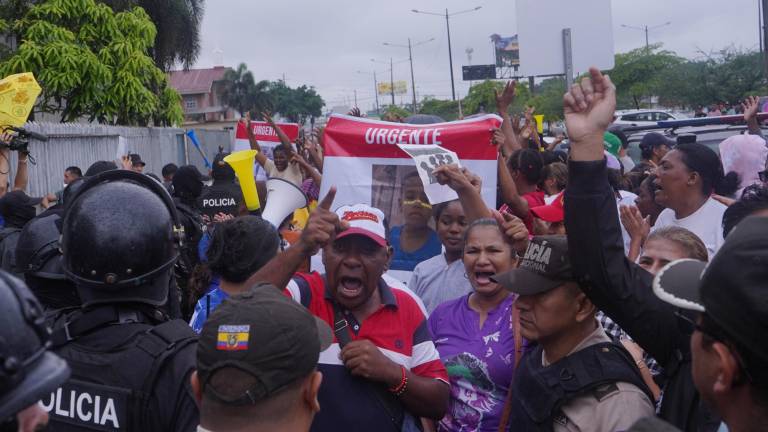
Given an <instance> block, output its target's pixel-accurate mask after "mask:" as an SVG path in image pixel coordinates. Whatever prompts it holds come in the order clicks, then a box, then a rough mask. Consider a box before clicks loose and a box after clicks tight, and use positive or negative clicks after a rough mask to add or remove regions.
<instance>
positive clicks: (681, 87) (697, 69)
mask: <svg viewBox="0 0 768 432" xmlns="http://www.w3.org/2000/svg"><path fill="white" fill-rule="evenodd" d="M661 81H662V83H661V91H660V92H659V96H660V102H661V103H662V104H665V105H670V106H684V107H696V106H705V105H709V104H711V103H714V102H731V103H734V102H738V101H739V100H741V99H743V98H744V97H746V96H748V95H755V94H765V92H766V81H765V78H764V76H763V70H762V58H761V55H760V53H759V52H754V51H741V50H737V49H735V48H732V47H730V48H726V49H723V50H721V51H718V52H716V53H710V54H706V55H704V58H702V59H697V60H693V61H687V62H684V63H681V64H679V65H677V66H675V67H673V68H670V69H668V70H666V71H664V73H663V75H662V80H661Z"/></svg>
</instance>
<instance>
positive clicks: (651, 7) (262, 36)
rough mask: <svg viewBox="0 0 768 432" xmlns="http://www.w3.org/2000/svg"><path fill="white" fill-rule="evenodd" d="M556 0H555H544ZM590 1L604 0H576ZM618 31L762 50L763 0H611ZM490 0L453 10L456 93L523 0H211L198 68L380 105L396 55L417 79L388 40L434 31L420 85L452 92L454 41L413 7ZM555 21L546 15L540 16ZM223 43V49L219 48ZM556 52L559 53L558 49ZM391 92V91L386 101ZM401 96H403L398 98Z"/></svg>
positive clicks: (674, 46) (420, 55) (510, 30)
mask: <svg viewBox="0 0 768 432" xmlns="http://www.w3.org/2000/svg"><path fill="white" fill-rule="evenodd" d="M537 1H554V0H537ZM568 1H578V2H579V3H583V4H584V7H585V8H587V7H589V6H588V5H589V4H590V3H592V2H593V1H596V0H568ZM611 3H612V9H613V23H612V26H611V27H612V30H613V39H614V45H615V50H616V52H625V51H628V50H631V49H633V48H637V47H640V46H642V45H644V44H645V36H644V33H643V32H642V31H640V30H633V29H628V28H623V27H621V25H622V24H627V25H632V26H642V25H648V26H655V25H659V24H663V23H665V22H668V21H669V22H671V25H669V26H663V27H660V28H658V29H655V30H652V31H651V32H650V42H651V43H656V42H663V43H664V47H665V48H666V49H669V50H672V51H675V52H677V53H678V54H679V55H682V56H685V57H688V58H694V57H698V56H699V55H700V54H699V51H705V52H709V51H713V50H719V49H722V48H724V47H726V46H728V45H735V46H736V47H739V48H743V49H758V47H759V42H758V41H759V33H758V3H759V0H728V1H722V0H612V2H611ZM476 6H481V9H480V10H478V11H475V12H471V13H467V14H461V15H457V16H455V17H453V18H451V42H452V47H453V66H454V71H455V79H456V91H457V96H459V97H461V96H464V95H466V93H467V89H468V88H469V83H468V82H464V81H461V66H462V65H466V64H469V63H468V59H467V53H466V50H467V48H471V49H472V50H473V53H472V62H471V63H472V64H490V63H493V51H492V45H491V41H490V39H489V36H490V35H491V34H493V33H498V34H500V35H502V36H510V35H513V34H516V33H517V22H516V18H515V0H476V1H473V0H413V1H403V0H383V1H382V0H373V1H371V0H362V1H356V2H353V1H342V0H325V1H310V0H278V1H254V0H208V1H207V2H206V10H205V16H204V18H203V27H202V32H201V37H202V50H201V52H200V57H199V59H198V62H197V64H196V66H195V67H211V66H214V65H215V64H217V63H220V62H221V60H220V59H221V58H223V63H222V64H223V65H224V66H231V67H235V66H236V65H237V64H239V63H241V62H244V63H246V64H247V65H248V67H249V69H250V70H251V71H253V73H254V75H255V77H256V79H257V80H261V79H267V80H276V79H281V78H282V77H283V76H285V79H286V82H287V83H288V85H289V86H292V87H296V86H298V85H302V84H307V85H311V86H314V87H315V88H316V89H317V91H318V92H319V93H320V95H321V96H322V97H323V98H324V99H325V102H326V108H331V107H333V106H336V105H347V104H351V103H352V100H353V95H354V91H355V90H357V98H358V105H359V106H360V107H362V108H364V109H370V108H371V107H372V106H373V104H374V92H373V76H372V75H365V74H361V73H357V71H362V72H364V73H366V74H371V73H372V72H373V71H374V70H376V73H377V77H379V78H380V80H381V78H384V79H386V80H388V79H389V65H388V64H386V65H385V64H377V63H373V62H371V59H372V58H373V59H376V60H377V61H385V62H387V63H388V62H389V58H390V57H393V58H394V60H395V62H396V63H395V65H394V79H395V80H396V81H397V80H408V83H409V94H408V95H407V96H404V97H403V101H405V102H408V101H410V98H411V96H410V70H409V67H408V62H407V61H403V62H400V63H397V61H398V60H405V59H407V58H408V50H407V49H406V48H393V47H388V46H384V45H383V43H384V42H389V43H393V44H403V45H405V44H406V43H407V38H408V37H410V38H411V40H412V42H413V43H417V42H420V41H424V40H428V39H430V38H434V39H435V40H434V41H432V42H428V43H426V44H424V45H421V46H418V47H416V48H414V50H413V59H414V73H415V77H416V90H417V94H418V95H419V97H421V96H423V95H432V96H435V97H438V98H441V99H449V98H450V97H451V86H450V75H449V72H448V70H449V68H448V43H447V35H446V28H445V19H444V18H441V17H438V16H430V15H422V14H415V13H413V12H411V9H419V10H424V11H432V12H440V13H444V11H445V8H446V7H447V8H448V9H449V12H459V11H462V10H467V9H471V8H473V7H476ZM538 24H540V25H541V26H542V28H543V27H546V26H547V17H546V16H541V17H539V18H538ZM217 50H221V51H223V53H219V54H217V53H216V51H217ZM552 55H560V54H559V53H554V54H552ZM387 100H388V99H386V100H385V99H382V98H381V97H380V102H381V103H384V102H386V101H387ZM398 100H399V97H398Z"/></svg>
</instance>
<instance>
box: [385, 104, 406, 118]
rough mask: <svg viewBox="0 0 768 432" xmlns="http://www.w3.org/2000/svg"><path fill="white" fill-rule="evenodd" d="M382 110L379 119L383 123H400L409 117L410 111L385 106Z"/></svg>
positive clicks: (395, 106)
mask: <svg viewBox="0 0 768 432" xmlns="http://www.w3.org/2000/svg"><path fill="white" fill-rule="evenodd" d="M383 108H384V112H383V113H382V115H381V119H382V120H384V121H400V120H404V119H405V118H406V117H408V116H409V115H411V112H410V111H408V110H407V109H405V108H401V107H399V106H397V105H387V106H385V107H383Z"/></svg>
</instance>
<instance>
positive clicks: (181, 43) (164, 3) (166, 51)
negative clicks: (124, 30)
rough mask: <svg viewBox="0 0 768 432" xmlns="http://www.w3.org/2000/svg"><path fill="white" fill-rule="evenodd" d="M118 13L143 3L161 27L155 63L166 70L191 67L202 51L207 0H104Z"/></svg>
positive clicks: (158, 31)
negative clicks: (201, 41)
mask: <svg viewBox="0 0 768 432" xmlns="http://www.w3.org/2000/svg"><path fill="white" fill-rule="evenodd" d="M101 1H103V2H104V3H106V4H108V5H109V6H110V7H112V9H113V10H114V11H116V12H118V11H123V10H126V9H128V8H131V7H133V6H141V7H142V8H144V10H145V11H146V12H147V14H148V15H149V16H150V18H152V22H153V23H155V27H156V28H157V38H155V45H154V48H153V49H152V52H151V54H152V57H153V58H154V60H155V64H157V66H158V67H159V68H161V69H163V70H164V71H169V70H171V68H173V67H174V65H177V64H180V65H181V66H183V67H184V69H189V67H190V66H192V64H194V63H195V60H197V56H198V55H199V54H200V26H201V22H202V19H203V2H204V0H101Z"/></svg>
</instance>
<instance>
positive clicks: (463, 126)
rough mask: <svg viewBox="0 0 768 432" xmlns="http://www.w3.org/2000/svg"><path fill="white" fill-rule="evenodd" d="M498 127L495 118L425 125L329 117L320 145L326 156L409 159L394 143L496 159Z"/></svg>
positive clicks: (469, 156)
mask: <svg viewBox="0 0 768 432" xmlns="http://www.w3.org/2000/svg"><path fill="white" fill-rule="evenodd" d="M500 125H501V121H500V118H499V117H497V116H494V115H488V116H484V117H481V118H475V119H469V120H463V121H456V122H448V123H435V124H428V125H412V124H406V123H390V122H381V121H375V120H368V119H362V118H358V117H349V116H332V117H331V119H330V120H329V121H328V124H327V125H326V127H325V133H324V136H323V142H324V144H325V152H326V153H325V155H326V156H331V157H332V156H339V157H356V158H357V157H367V158H392V159H410V156H408V154H406V153H405V152H403V151H402V150H400V149H399V148H398V147H397V144H436V145H439V146H442V147H445V148H447V149H449V150H452V151H454V152H456V154H458V156H459V159H461V160H465V159H470V160H496V152H497V150H496V148H495V147H494V146H493V145H491V137H492V132H491V130H492V129H493V128H498V127H499V126H500Z"/></svg>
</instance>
